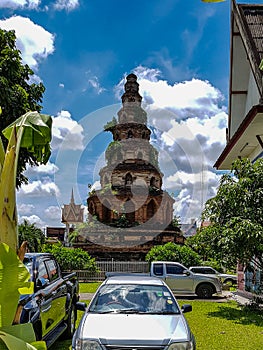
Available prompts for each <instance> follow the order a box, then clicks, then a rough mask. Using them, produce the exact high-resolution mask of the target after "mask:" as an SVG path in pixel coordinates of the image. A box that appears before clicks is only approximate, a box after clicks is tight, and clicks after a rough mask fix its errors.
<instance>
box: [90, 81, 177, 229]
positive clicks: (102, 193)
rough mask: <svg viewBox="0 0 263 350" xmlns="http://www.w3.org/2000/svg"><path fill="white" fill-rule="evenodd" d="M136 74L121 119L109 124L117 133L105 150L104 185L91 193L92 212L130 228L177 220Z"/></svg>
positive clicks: (162, 225)
mask: <svg viewBox="0 0 263 350" xmlns="http://www.w3.org/2000/svg"><path fill="white" fill-rule="evenodd" d="M141 101H142V97H141V96H140V94H139V84H138V83H137V77H136V75H134V74H129V75H128V76H127V82H126V83H125V92H124V94H123V95H122V105H123V106H122V108H121V109H120V110H119V112H118V121H117V120H116V119H115V118H114V119H113V120H112V122H110V123H108V125H106V126H105V130H106V131H110V132H111V133H112V135H113V142H111V143H110V144H109V146H108V148H107V150H106V161H107V165H106V166H105V167H104V168H102V169H101V170H100V183H101V190H99V191H96V192H94V193H92V194H91V195H90V197H89V198H88V210H89V213H90V217H94V216H96V217H97V219H98V220H99V221H100V222H102V223H104V224H106V225H110V226H114V225H116V226H118V225H119V223H120V220H122V221H125V222H126V226H127V227H131V226H138V225H142V227H144V226H145V225H147V226H154V227H155V228H157V227H160V228H162V229H165V228H166V227H167V226H168V225H169V224H170V223H171V221H172V219H173V202H174V200H173V199H172V198H171V197H170V195H169V194H168V193H167V192H164V191H163V190H162V177H163V174H162V173H161V171H160V169H159V164H158V152H157V150H156V149H155V148H154V147H153V146H152V145H151V144H150V134H151V131H150V129H149V128H148V127H147V113H146V112H145V111H144V110H143V109H142V107H141Z"/></svg>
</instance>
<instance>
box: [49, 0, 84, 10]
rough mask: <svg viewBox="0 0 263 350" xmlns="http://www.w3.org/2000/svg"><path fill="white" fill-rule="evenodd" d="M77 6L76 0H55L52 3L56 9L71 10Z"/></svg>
mask: <svg viewBox="0 0 263 350" xmlns="http://www.w3.org/2000/svg"><path fill="white" fill-rule="evenodd" d="M78 6H79V1H78V0H57V1H56V2H55V4H54V7H55V9H57V10H66V11H72V10H75V9H76V8H77V7H78Z"/></svg>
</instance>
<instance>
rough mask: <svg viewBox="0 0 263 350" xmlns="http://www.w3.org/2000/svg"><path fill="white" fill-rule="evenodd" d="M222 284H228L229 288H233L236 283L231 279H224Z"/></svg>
mask: <svg viewBox="0 0 263 350" xmlns="http://www.w3.org/2000/svg"><path fill="white" fill-rule="evenodd" d="M224 284H229V285H230V286H233V285H234V284H236V282H235V281H234V280H232V279H231V278H226V279H225V280H224Z"/></svg>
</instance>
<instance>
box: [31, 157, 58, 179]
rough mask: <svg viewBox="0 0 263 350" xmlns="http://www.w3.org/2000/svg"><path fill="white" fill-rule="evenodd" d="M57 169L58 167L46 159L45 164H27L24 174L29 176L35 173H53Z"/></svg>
mask: <svg viewBox="0 0 263 350" xmlns="http://www.w3.org/2000/svg"><path fill="white" fill-rule="evenodd" d="M58 170H59V169H58V167H57V166H56V165H55V164H54V163H51V162H50V161H48V162H47V164H40V165H38V166H34V167H30V166H28V167H27V170H26V176H27V177H31V176H32V175H35V174H48V175H53V174H55V173H56V172H57V171H58Z"/></svg>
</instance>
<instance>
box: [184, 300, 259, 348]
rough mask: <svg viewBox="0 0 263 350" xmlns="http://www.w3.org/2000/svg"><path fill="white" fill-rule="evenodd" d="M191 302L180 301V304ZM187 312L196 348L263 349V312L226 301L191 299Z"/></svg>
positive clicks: (186, 315)
mask: <svg viewBox="0 0 263 350" xmlns="http://www.w3.org/2000/svg"><path fill="white" fill-rule="evenodd" d="M184 303H189V301H186V300H180V301H179V304H180V305H182V304H184ZM190 304H191V305H192V307H193V311H192V312H190V313H187V314H185V317H186V319H187V320H188V323H189V325H190V327H191V329H192V332H193V333H194V335H195V338H196V344H197V350H262V349H263V313H262V311H261V312H260V311H251V310H248V308H247V307H246V308H244V307H239V306H238V305H237V303H236V302H235V301H228V302H224V303H217V302H209V301H196V300H191V301H190Z"/></svg>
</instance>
